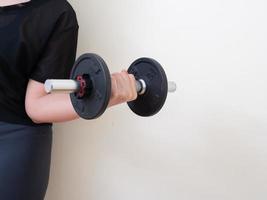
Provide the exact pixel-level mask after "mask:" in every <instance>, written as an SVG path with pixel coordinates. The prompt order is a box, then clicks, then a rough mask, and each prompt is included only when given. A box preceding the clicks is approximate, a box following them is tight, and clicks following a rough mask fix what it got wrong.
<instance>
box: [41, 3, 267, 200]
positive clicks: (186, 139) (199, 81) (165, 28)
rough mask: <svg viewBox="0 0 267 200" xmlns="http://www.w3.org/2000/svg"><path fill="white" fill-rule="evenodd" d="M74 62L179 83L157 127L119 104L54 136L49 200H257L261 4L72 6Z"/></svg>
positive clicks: (265, 54)
mask: <svg viewBox="0 0 267 200" xmlns="http://www.w3.org/2000/svg"><path fill="white" fill-rule="evenodd" d="M70 3H71V4H72V5H73V7H74V9H75V10H76V12H77V16H78V20H79V25H80V34H79V48H78V55H80V54H82V53H86V52H94V53H98V54H99V55H101V56H102V57H103V58H104V59H105V60H106V62H107V63H108V65H109V67H110V70H111V72H115V71H118V70H121V69H122V68H125V69H127V68H128V66H129V65H130V64H131V63H132V61H133V60H135V59H136V58H138V57H142V56H148V57H153V58H155V59H157V60H158V61H159V62H160V63H161V64H162V65H163V66H164V68H165V70H166V73H167V75H168V77H169V79H171V80H175V81H176V82H177V85H178V91H177V93H176V94H170V95H169V97H168V99H167V102H166V105H165V107H164V109H163V110H162V111H161V112H160V113H159V114H158V115H157V116H155V117H152V118H147V119H144V118H140V117H137V116H135V115H134V114H133V113H131V112H130V111H129V109H128V108H127V106H126V105H122V106H119V107H116V108H112V109H109V110H108V111H107V112H106V113H105V114H104V116H103V117H101V118H100V119H98V120H94V121H84V120H78V121H75V122H70V123H65V124H58V125H56V126H55V128H54V130H55V134H54V145H53V159H52V168H51V178H50V185H49V189H48V193H47V198H46V199H47V200H254V199H255V200H266V199H267V79H266V77H267V23H266V22H267V2H266V1H265V0H254V1H251V0H250V1H249V0H202V1H199V0H186V1H185V0H183V1H181V0H164V1H162V0H161V1H159V0H108V1H107V0H78V1H77V0H71V1H70Z"/></svg>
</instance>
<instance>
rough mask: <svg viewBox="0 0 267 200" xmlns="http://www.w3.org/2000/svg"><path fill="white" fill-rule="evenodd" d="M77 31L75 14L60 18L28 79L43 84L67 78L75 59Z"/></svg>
mask: <svg viewBox="0 0 267 200" xmlns="http://www.w3.org/2000/svg"><path fill="white" fill-rule="evenodd" d="M78 29H79V26H78V23H77V19H76V15H75V13H74V14H69V13H65V14H63V15H62V16H60V18H59V19H58V21H57V23H56V25H55V29H54V30H53V31H52V33H51V35H50V37H49V39H48V42H47V44H46V45H45V47H44V50H42V53H41V56H40V59H39V61H38V63H37V65H36V67H35V68H34V70H33V72H32V73H31V76H30V79H33V80H35V81H38V82H41V83H44V82H45V81H46V80H47V79H66V78H69V76H70V71H71V68H72V66H73V64H74V62H75V58H76V50H77V40H78Z"/></svg>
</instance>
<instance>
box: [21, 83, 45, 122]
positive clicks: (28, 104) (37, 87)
mask: <svg viewBox="0 0 267 200" xmlns="http://www.w3.org/2000/svg"><path fill="white" fill-rule="evenodd" d="M46 95H47V94H46V92H45V89H44V84H43V83H40V82H37V81H35V80H32V79H30V80H29V82H28V86H27V90H26V96H25V109H26V112H27V114H28V116H29V117H30V118H31V119H32V120H33V121H36V120H35V118H36V115H37V114H38V99H40V98H42V97H44V96H46Z"/></svg>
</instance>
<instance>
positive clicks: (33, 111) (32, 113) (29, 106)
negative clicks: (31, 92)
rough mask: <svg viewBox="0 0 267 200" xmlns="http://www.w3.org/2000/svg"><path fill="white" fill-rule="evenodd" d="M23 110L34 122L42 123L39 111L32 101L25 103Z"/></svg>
mask: <svg viewBox="0 0 267 200" xmlns="http://www.w3.org/2000/svg"><path fill="white" fill-rule="evenodd" d="M25 110H26V113H27V115H28V116H29V118H30V119H31V120H32V121H33V122H34V123H35V124H42V123H44V122H43V121H42V120H41V117H40V113H39V109H38V107H36V106H35V105H34V104H33V103H27V102H26V103H25Z"/></svg>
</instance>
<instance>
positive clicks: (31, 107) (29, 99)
mask: <svg viewBox="0 0 267 200" xmlns="http://www.w3.org/2000/svg"><path fill="white" fill-rule="evenodd" d="M111 82H112V91H111V98H110V101H109V107H111V106H115V105H118V104H121V103H125V102H128V101H132V100H135V99H136V98H137V92H136V85H135V78H134V76H133V75H131V74H128V73H127V72H126V71H122V72H120V73H114V74H112V75H111ZM25 108H26V112H27V114H28V115H29V117H30V118H31V119H32V120H33V121H34V122H35V123H54V122H66V121H71V120H74V119H78V118H79V116H78V115H77V113H76V112H75V110H74V108H73V106H72V104H71V100H70V96H69V94H46V92H45V90H44V85H43V84H42V83H39V82H36V81H34V80H30V81H29V83H28V87H27V92H26V99H25Z"/></svg>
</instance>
